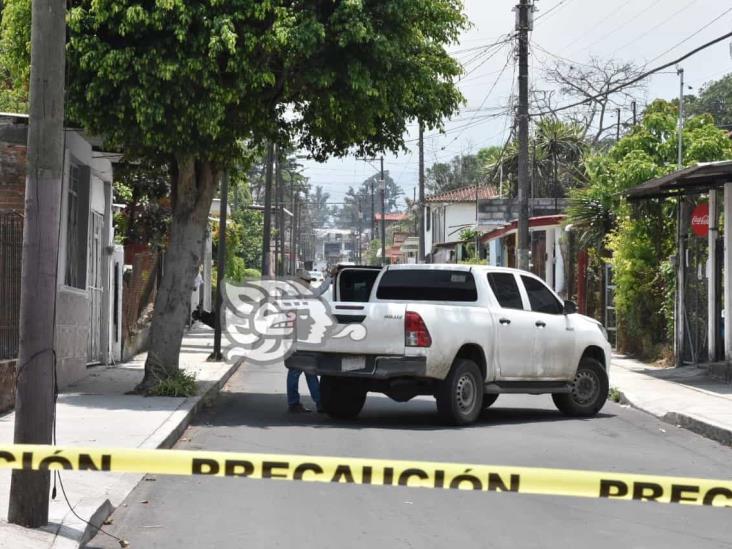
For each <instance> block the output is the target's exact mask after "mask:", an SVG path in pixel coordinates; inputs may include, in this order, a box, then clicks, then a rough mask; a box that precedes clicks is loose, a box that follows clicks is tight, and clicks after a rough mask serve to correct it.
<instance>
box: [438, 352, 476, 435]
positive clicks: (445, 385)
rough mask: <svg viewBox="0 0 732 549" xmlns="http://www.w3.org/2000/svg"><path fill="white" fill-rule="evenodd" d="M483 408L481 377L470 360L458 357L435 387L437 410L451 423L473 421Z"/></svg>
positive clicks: (464, 423) (460, 423)
mask: <svg viewBox="0 0 732 549" xmlns="http://www.w3.org/2000/svg"><path fill="white" fill-rule="evenodd" d="M482 409H483V377H482V376H481V375H480V368H478V365H477V364H476V363H475V362H473V361H472V360H468V359H464V358H461V359H458V360H457V361H456V362H455V364H454V365H453V367H452V369H451V370H450V373H449V374H448V376H447V378H445V379H444V380H443V381H441V382H440V384H439V386H438V388H437V411H438V412H439V414H440V415H441V416H442V417H443V418H445V419H446V420H447V421H448V422H450V423H452V424H453V425H467V424H469V423H473V422H474V421H475V420H476V419H478V416H479V415H480V412H481V410H482Z"/></svg>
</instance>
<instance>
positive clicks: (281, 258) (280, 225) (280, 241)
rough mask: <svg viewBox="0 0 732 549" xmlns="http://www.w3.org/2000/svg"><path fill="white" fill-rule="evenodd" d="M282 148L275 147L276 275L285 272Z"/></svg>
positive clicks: (282, 274)
mask: <svg viewBox="0 0 732 549" xmlns="http://www.w3.org/2000/svg"><path fill="white" fill-rule="evenodd" d="M282 158H283V156H282V149H281V148H279V147H278V149H277V163H276V164H275V166H276V168H277V172H276V173H277V179H276V183H277V209H276V211H277V249H278V251H279V254H278V258H277V276H284V274H285V190H284V180H283V177H282Z"/></svg>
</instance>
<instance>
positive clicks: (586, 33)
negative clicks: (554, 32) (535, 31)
mask: <svg viewBox="0 0 732 549" xmlns="http://www.w3.org/2000/svg"><path fill="white" fill-rule="evenodd" d="M634 1H635V0H626V2H625V3H623V4H622V5H621V6H620V7H618V8H614V9H612V10H611V11H610V12H608V14H607V15H605V17H603V18H602V19H600V20H599V21H598V22H597V23H595V24H593V25H589V26H588V27H587V30H586V31H585V32H583V33H582V34H580V35H579V36H577V37H576V38H574V39H573V40H571V41H569V42H568V43H566V44H565V45H564V46H562V49H563V50H566V49H567V48H569V47H570V46H573V45H575V44H576V43H577V42H579V41H580V40H582V39H583V38H584V37H585V36H587V35H588V34H592V33H593V32H594V31H595V30H596V29H598V28H599V27H600V26H601V25H602V24H603V23H604V22H605V21H607V20H608V19H610V18H611V17H612V16H613V15H615V14H616V13H619V12H620V11H622V9H623V8H624V7H625V6H627V5H628V4H630V3H631V2H634Z"/></svg>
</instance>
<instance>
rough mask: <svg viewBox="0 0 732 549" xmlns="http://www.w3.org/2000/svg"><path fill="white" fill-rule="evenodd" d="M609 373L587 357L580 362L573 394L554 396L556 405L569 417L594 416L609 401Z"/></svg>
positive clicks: (573, 385)
mask: <svg viewBox="0 0 732 549" xmlns="http://www.w3.org/2000/svg"><path fill="white" fill-rule="evenodd" d="M608 389H609V384H608V379H607V372H606V371H605V368H603V367H602V364H600V363H599V362H598V361H597V360H595V359H594V358H589V357H585V358H583V359H582V360H581V361H580V364H579V367H578V368H577V375H576V377H575V378H574V382H573V383H572V392H570V393H560V394H553V395H552V399H554V404H555V405H556V407H557V408H558V409H559V411H560V412H562V413H563V414H564V415H567V416H574V417H590V416H594V415H595V414H596V413H597V412H599V411H600V409H601V408H602V407H603V405H604V404H605V401H606V400H607V394H608Z"/></svg>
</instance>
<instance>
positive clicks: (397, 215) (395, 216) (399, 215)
mask: <svg viewBox="0 0 732 549" xmlns="http://www.w3.org/2000/svg"><path fill="white" fill-rule="evenodd" d="M384 217H385V218H386V221H387V222H389V221H406V220H407V219H409V214H407V213H404V212H391V213H389V212H386V214H384ZM374 219H375V220H376V221H381V212H376V213H375V214H374Z"/></svg>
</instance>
